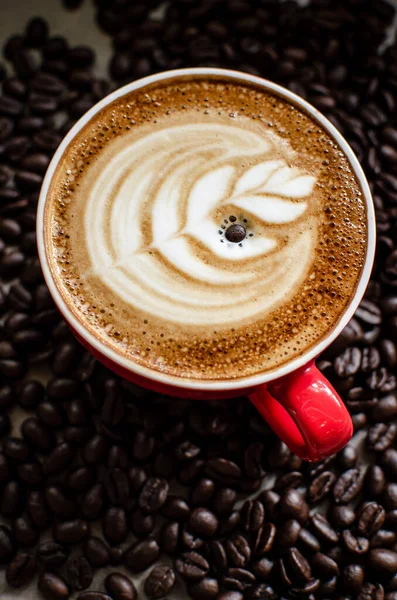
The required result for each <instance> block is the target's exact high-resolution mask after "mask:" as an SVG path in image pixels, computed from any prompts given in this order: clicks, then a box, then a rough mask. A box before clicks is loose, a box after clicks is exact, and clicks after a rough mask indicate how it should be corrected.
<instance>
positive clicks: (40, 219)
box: [36, 67, 376, 392]
mask: <svg viewBox="0 0 397 600" xmlns="http://www.w3.org/2000/svg"><path fill="white" fill-rule="evenodd" d="M189 75H210V76H219V77H222V78H226V79H231V80H239V81H243V82H244V81H246V82H249V83H254V84H256V85H258V86H260V87H262V88H264V89H266V90H268V91H270V92H273V93H276V94H277V95H279V96H280V97H281V98H284V99H286V100H288V101H289V102H291V103H292V104H295V105H296V106H298V107H299V108H301V109H303V110H304V111H306V112H307V113H308V114H309V115H310V116H311V118H313V119H314V120H315V121H316V122H318V123H319V124H320V125H321V126H322V127H323V128H324V129H325V130H326V131H327V132H328V133H329V135H331V137H332V138H333V139H334V140H335V142H336V143H337V144H338V145H339V146H340V148H341V149H342V150H343V152H344V154H345V155H346V157H347V159H348V161H349V163H350V165H351V167H352V169H353V171H354V173H355V175H356V177H357V179H358V181H359V183H360V187H361V190H362V193H363V196H364V198H365V204H366V211H367V251H366V257H365V262H364V266H363V269H362V272H361V276H360V279H359V281H358V284H357V288H356V291H355V293H354V295H353V297H352V298H351V300H350V303H349V305H348V306H347V308H346V309H345V311H344V312H343V314H342V316H341V317H340V319H339V322H338V323H337V324H336V325H335V327H334V328H333V329H332V330H331V331H330V332H329V334H328V335H327V336H325V337H323V338H322V339H321V340H319V342H318V343H317V344H315V345H314V346H312V347H311V348H309V349H308V350H307V352H305V353H304V354H303V355H301V356H299V357H296V358H295V359H293V360H291V361H289V362H287V363H286V364H283V365H280V366H279V367H277V368H275V369H272V370H270V371H266V372H265V373H257V374H255V375H250V376H248V377H241V378H236V379H216V380H205V379H203V380H202V379H193V378H186V377H177V376H174V375H169V374H167V373H162V372H160V371H155V370H154V369H151V368H149V367H145V366H142V365H139V364H138V363H137V362H134V360H133V359H130V358H126V357H124V356H122V355H121V354H119V353H118V352H117V351H116V350H114V349H112V348H110V347H109V346H107V345H106V344H105V343H104V342H102V341H101V340H100V339H99V338H98V337H96V336H95V335H94V334H92V333H91V332H90V331H88V329H87V328H86V327H85V326H84V325H83V323H82V322H80V321H79V320H78V319H77V318H76V316H75V315H74V314H73V312H72V311H71V310H70V308H69V307H68V305H67V303H66V302H65V300H64V299H63V297H62V295H61V292H60V290H59V288H58V286H57V285H56V283H55V277H54V276H53V274H52V271H51V268H50V264H49V256H48V254H47V248H46V240H45V235H44V229H45V228H44V209H45V205H46V200H47V196H48V190H49V186H50V183H51V180H52V177H53V175H54V172H55V170H56V167H57V165H58V163H59V161H60V159H61V158H62V156H63V154H64V152H65V150H66V149H67V147H68V146H69V144H70V143H71V141H72V140H73V139H74V137H75V136H76V135H77V134H78V133H79V132H80V131H81V129H82V128H83V127H84V126H85V125H86V124H87V123H88V122H89V121H90V120H91V119H92V118H93V117H94V116H95V115H96V114H97V113H98V112H99V111H100V110H102V109H103V108H104V107H106V106H107V105H108V104H110V103H111V102H113V101H114V100H117V99H118V98H120V97H121V96H123V95H125V94H127V93H129V92H131V91H133V90H136V89H140V88H142V87H145V86H146V85H150V84H152V83H155V82H157V81H163V80H166V79H173V78H177V77H183V76H189ZM36 227H37V246H38V255H39V259H40V263H41V267H42V270H43V274H44V278H45V281H46V283H47V286H48V288H49V290H50V292H51V295H52V297H53V299H54V301H55V303H56V305H57V307H58V309H59V310H60V312H61V314H62V316H63V317H64V318H65V320H66V321H67V322H68V323H69V325H70V326H71V327H72V328H73V329H74V330H75V331H76V333H78V335H80V336H81V337H82V338H83V339H84V340H85V341H86V342H87V343H88V344H89V345H90V346H91V347H93V349H94V350H95V351H96V352H98V353H99V354H100V355H103V356H104V357H106V358H107V359H108V360H110V361H112V362H114V363H116V365H118V366H119V367H121V368H123V369H126V370H127V371H130V372H131V373H133V374H135V375H137V376H139V377H143V378H145V379H150V380H152V381H156V382H158V383H162V384H164V385H169V386H172V387H177V388H182V389H183V388H184V389H186V390H195V391H208V392H211V391H214V392H215V391H227V390H239V389H247V388H253V387H256V386H258V385H261V384H264V383H267V382H269V381H273V380H275V379H278V378H279V377H282V376H284V375H288V374H289V373H292V372H293V371H295V370H297V369H299V368H300V367H303V366H305V365H306V364H307V363H308V362H310V361H311V360H314V359H315V358H316V357H317V356H318V355H319V354H320V353H321V352H323V351H324V350H325V349H326V348H327V346H329V345H330V344H331V343H332V342H333V340H335V338H336V337H337V336H338V335H339V334H340V333H341V331H342V330H343V329H344V327H345V326H346V325H347V323H348V322H349V321H350V319H351V317H352V316H353V314H354V312H355V310H356V308H357V306H358V305H359V303H360V300H361V298H362V297H363V295H364V292H365V289H366V287H367V284H368V281H369V278H370V275H371V270H372V265H373V261H374V256H375V239H376V226H375V210H374V204H373V200H372V195H371V191H370V188H369V185H368V182H367V179H366V177H365V174H364V172H363V169H362V167H361V165H360V163H359V161H358V159H357V157H356V155H355V154H354V152H353V150H352V149H351V147H350V146H349V144H348V143H347V141H346V140H345V138H344V137H343V136H342V134H341V133H340V132H339V131H338V130H337V129H336V127H335V126H334V125H333V124H332V123H331V122H330V121H329V120H328V119H327V118H326V117H325V116H324V115H323V114H322V113H321V112H320V111H318V110H317V109H316V108H315V107H314V106H312V105H311V104H310V103H309V102H307V101H306V100H303V99H302V98H300V97H299V96H298V95H297V94H295V93H294V92H291V91H290V90H288V89H286V88H284V87H283V86H280V85H278V84H276V83H273V82H272V81H269V80H268V79H263V78H262V77H258V76H256V75H251V74H249V73H243V72H241V71H235V70H230V69H220V68H210V67H208V68H207V67H194V68H193V67H192V68H184V69H175V70H171V71H164V72H161V73H156V74H154V75H149V76H148V77H144V78H142V79H138V80H136V81H134V82H131V83H128V84H126V85H124V86H122V87H120V88H118V89H117V90H115V91H113V92H111V93H110V94H109V95H108V96H106V97H105V98H103V99H102V100H100V101H99V102H98V103H97V104H95V105H94V106H93V107H92V108H91V109H90V110H89V111H88V112H86V113H85V114H84V115H83V116H82V117H81V118H80V119H79V120H78V121H77V122H76V123H75V125H74V126H73V127H72V128H71V130H70V131H69V132H68V133H67V135H66V136H65V137H64V139H63V140H62V142H61V144H60V145H59V147H58V149H57V150H56V152H55V154H54V156H53V158H52V160H51V162H50V164H49V167H48V169H47V172H46V175H45V177H44V181H43V184H42V187H41V190H40V197H39V202H38V207H37V226H36Z"/></svg>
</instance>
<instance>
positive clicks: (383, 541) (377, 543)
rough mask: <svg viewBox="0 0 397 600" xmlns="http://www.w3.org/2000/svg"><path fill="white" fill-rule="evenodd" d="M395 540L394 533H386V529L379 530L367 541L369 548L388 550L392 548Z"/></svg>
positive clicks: (396, 536) (396, 537)
mask: <svg viewBox="0 0 397 600" xmlns="http://www.w3.org/2000/svg"><path fill="white" fill-rule="evenodd" d="M396 539H397V535H396V534H395V532H394V531H387V530H386V529H380V530H379V531H378V532H377V533H375V535H373V536H372V537H371V539H370V541H369V547H370V548H388V547H391V546H393V544H394V543H395V541H396Z"/></svg>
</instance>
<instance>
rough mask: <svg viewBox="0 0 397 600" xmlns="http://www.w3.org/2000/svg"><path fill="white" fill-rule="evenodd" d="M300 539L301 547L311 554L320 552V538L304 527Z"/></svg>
mask: <svg viewBox="0 0 397 600" xmlns="http://www.w3.org/2000/svg"><path fill="white" fill-rule="evenodd" d="M298 539H299V545H300V546H301V547H303V548H305V549H307V550H309V551H310V552H319V550H320V549H321V546H320V542H319V540H318V538H317V537H316V536H315V535H313V534H312V533H311V532H310V531H308V530H307V529H305V528H304V527H302V528H301V530H300V532H299V538H298Z"/></svg>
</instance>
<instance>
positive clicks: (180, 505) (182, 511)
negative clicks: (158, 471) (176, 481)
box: [161, 495, 190, 521]
mask: <svg viewBox="0 0 397 600" xmlns="http://www.w3.org/2000/svg"><path fill="white" fill-rule="evenodd" d="M161 513H162V514H163V515H164V516H165V517H167V519H171V520H173V521H186V519H188V517H189V515H190V508H189V505H188V504H187V502H186V500H184V498H182V497H181V496H171V495H169V496H168V497H167V501H166V503H165V504H164V506H163V507H162V509H161Z"/></svg>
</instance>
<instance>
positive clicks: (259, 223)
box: [45, 76, 366, 380]
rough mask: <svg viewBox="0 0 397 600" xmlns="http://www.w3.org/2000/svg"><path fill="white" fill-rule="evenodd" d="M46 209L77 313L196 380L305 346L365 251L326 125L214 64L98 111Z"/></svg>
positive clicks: (131, 348) (61, 168) (329, 321)
mask: <svg viewBox="0 0 397 600" xmlns="http://www.w3.org/2000/svg"><path fill="white" fill-rule="evenodd" d="M45 222H46V235H47V251H48V253H49V257H50V263H51V268H52V270H53V273H54V275H55V280H56V282H57V285H58V287H59V289H60V291H61V293H62V296H63V298H64V299H65V301H66V303H67V304H68V306H69V307H70V309H71V310H72V311H73V313H74V314H75V316H76V317H77V318H78V319H79V320H80V321H81V322H82V323H83V324H84V325H85V326H86V327H87V328H88V329H89V330H90V331H91V332H92V333H93V334H94V335H96V336H97V337H99V338H100V339H101V340H102V341H103V342H104V343H105V344H107V345H109V346H110V347H112V348H114V349H115V350H116V351H117V352H119V353H121V354H122V355H124V356H126V357H128V358H131V359H132V360H133V361H135V362H137V363H139V364H141V365H144V366H147V367H149V368H151V369H155V370H158V371H163V372H166V373H169V374H172V375H174V376H180V377H189V378H193V379H194V378H195V379H208V380H210V379H233V378H240V377H244V376H248V375H253V374H256V373H260V372H264V371H268V370H271V369H273V368H276V367H278V366H279V365H281V364H283V363H285V362H287V361H289V360H291V359H293V358H295V357H297V356H299V355H301V354H302V353H304V352H306V351H307V350H308V349H309V348H310V347H311V346H312V345H314V344H315V343H317V342H318V341H319V340H320V339H321V338H322V337H323V336H324V335H326V334H327V333H329V331H330V330H331V329H332V328H333V327H334V326H335V325H336V323H337V322H338V320H339V318H340V316H341V314H342V313H343V311H344V309H345V307H346V305H347V304H348V303H349V301H350V299H351V297H352V295H353V294H354V291H355V288H356V285H357V281H358V279H359V276H360V273H361V269H362V266H363V263H364V259H365V252H366V211H365V203H364V199H363V196H362V193H361V190H360V187H359V184H358V182H357V180H356V178H355V176H354V174H353V171H352V168H351V166H350V164H349V162H348V160H347V159H346V157H345V155H344V154H343V152H342V151H341V149H340V148H339V147H338V146H337V145H336V144H335V142H334V141H333V140H332V138H331V137H330V136H329V135H328V134H327V133H326V132H325V131H324V130H323V129H322V128H321V127H319V125H318V124H317V123H315V122H314V121H313V120H312V119H311V118H310V117H309V116H308V115H307V114H305V113H303V112H302V111H300V110H299V109H298V108H297V107H295V106H294V105H292V104H290V103H288V102H286V101H285V100H283V99H281V98H280V97H278V96H275V95H272V94H270V93H268V92H266V91H263V90H262V89H261V88H259V87H256V86H255V85H251V84H248V83H244V82H239V81H234V80H233V81H232V80H228V79H224V80H223V79H222V78H213V79H212V78H208V76H207V77H205V78H200V77H197V76H196V77H194V78H185V79H183V80H181V79H178V80H174V81H173V80H168V81H166V82H158V83H157V84H155V85H152V86H151V87H145V88H144V89H142V90H137V91H135V92H131V93H129V94H127V95H125V96H124V97H122V98H121V99H119V100H117V101H115V102H114V103H112V104H111V105H109V106H108V107H107V108H105V109H103V110H102V111H101V112H99V113H98V114H97V115H96V116H95V117H94V118H93V119H92V120H91V121H90V122H89V123H88V125H86V127H85V128H84V129H83V130H82V131H81V132H80V133H79V135H78V136H77V137H76V138H75V140H74V141H73V142H72V143H71V144H70V146H69V147H68V149H67V150H66V152H65V154H64V156H63V158H62V160H61V161H60V163H59V165H58V167H57V170H56V173H55V176H54V178H53V182H52V184H51V187H50V191H49V198H48V201H47V205H46V220H45Z"/></svg>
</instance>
